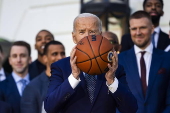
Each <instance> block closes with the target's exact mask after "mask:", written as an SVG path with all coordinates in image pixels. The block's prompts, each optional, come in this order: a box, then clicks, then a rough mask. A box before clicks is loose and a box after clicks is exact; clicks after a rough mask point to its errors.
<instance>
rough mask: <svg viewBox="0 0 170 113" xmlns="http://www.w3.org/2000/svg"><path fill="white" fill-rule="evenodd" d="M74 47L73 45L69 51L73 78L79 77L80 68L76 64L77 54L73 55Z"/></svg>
mask: <svg viewBox="0 0 170 113" xmlns="http://www.w3.org/2000/svg"><path fill="white" fill-rule="evenodd" d="M75 52H76V48H75V47H74V48H73V49H72V51H71V53H70V65H71V70H72V74H73V76H74V78H76V79H77V80H78V79H79V75H80V69H79V68H78V67H77V65H76V59H77V56H75Z"/></svg>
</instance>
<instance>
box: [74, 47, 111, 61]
mask: <svg viewBox="0 0 170 113" xmlns="http://www.w3.org/2000/svg"><path fill="white" fill-rule="evenodd" d="M109 51H110V50H109ZM109 51H106V52H105V53H107V52H109ZM82 52H83V51H82ZM105 53H103V54H101V55H100V56H102V55H104V54H105ZM100 56H97V57H100ZM97 57H94V58H91V59H95V58H97ZM91 59H90V60H91ZM102 60H103V59H102ZM86 61H89V59H88V60H85V61H82V62H78V63H83V62H86ZM103 61H104V62H107V61H105V60H103ZM78 63H76V64H78ZM108 63H110V62H108Z"/></svg>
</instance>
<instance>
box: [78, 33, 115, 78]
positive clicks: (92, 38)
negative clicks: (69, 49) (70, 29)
mask: <svg viewBox="0 0 170 113" xmlns="http://www.w3.org/2000/svg"><path fill="white" fill-rule="evenodd" d="M112 50H113V45H112V44H111V43H110V42H109V41H108V40H107V39H106V38H104V37H103V36H102V35H89V36H86V37H84V38H83V39H81V40H80V41H79V42H78V44H77V45H76V52H75V56H77V60H76V65H77V67H78V68H79V69H80V70H81V71H83V72H85V73H87V74H89V75H99V74H102V73H106V72H107V71H108V67H107V64H108V63H111V62H112V56H113V52H112Z"/></svg>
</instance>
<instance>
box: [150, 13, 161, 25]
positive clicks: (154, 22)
mask: <svg viewBox="0 0 170 113" xmlns="http://www.w3.org/2000/svg"><path fill="white" fill-rule="evenodd" d="M160 17H161V16H160V15H158V16H151V19H152V23H153V24H154V25H155V24H159V20H160Z"/></svg>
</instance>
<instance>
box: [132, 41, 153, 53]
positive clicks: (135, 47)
mask: <svg viewBox="0 0 170 113" xmlns="http://www.w3.org/2000/svg"><path fill="white" fill-rule="evenodd" d="M134 50H135V54H138V53H140V52H141V51H146V52H147V53H150V54H152V51H153V45H152V43H150V44H149V46H148V47H146V48H145V50H142V49H140V48H139V47H138V46H136V45H134Z"/></svg>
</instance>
